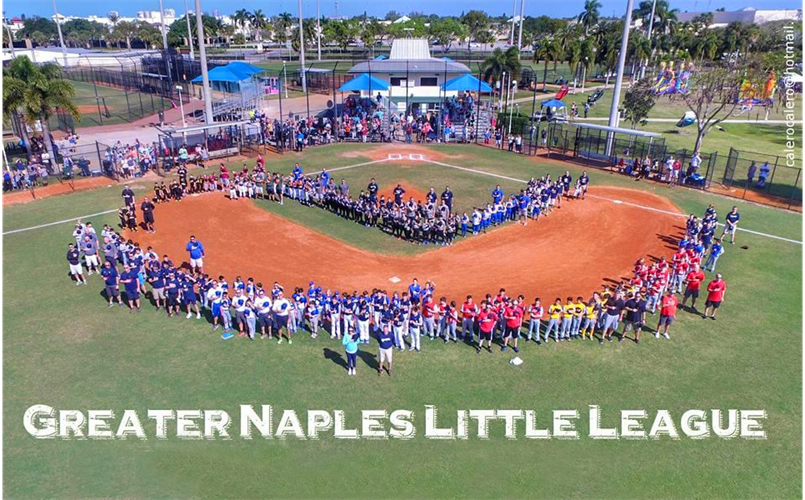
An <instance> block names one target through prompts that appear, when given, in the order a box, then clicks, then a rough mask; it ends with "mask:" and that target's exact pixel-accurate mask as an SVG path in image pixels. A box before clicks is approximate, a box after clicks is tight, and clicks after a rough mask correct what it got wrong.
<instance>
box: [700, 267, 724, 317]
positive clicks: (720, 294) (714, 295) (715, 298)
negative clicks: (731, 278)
mask: <svg viewBox="0 0 805 500" xmlns="http://www.w3.org/2000/svg"><path fill="white" fill-rule="evenodd" d="M725 293H727V284H726V283H724V280H723V279H721V273H718V274H716V279H714V280H713V281H711V282H710V283H709V284H708V285H707V302H705V303H704V315H703V316H702V318H704V319H707V318H710V319H712V320H713V321H715V319H716V310H717V309H718V308H719V307H720V306H721V302H723V301H724V294H725ZM708 311H709V312H710V314H709V315H708V314H707V313H708Z"/></svg>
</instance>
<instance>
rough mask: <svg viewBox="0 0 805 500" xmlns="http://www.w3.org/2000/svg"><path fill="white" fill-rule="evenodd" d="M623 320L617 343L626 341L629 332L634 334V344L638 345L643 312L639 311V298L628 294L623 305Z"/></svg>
mask: <svg viewBox="0 0 805 500" xmlns="http://www.w3.org/2000/svg"><path fill="white" fill-rule="evenodd" d="M623 310H624V319H623V331H622V332H621V335H620V338H619V339H618V342H619V343H620V342H623V341H624V340H625V339H626V333H627V332H628V331H629V330H632V331H633V332H634V336H635V343H637V344H639V343H640V330H641V329H642V328H643V312H642V311H641V310H640V297H639V296H637V295H636V294H634V293H629V297H628V299H627V300H626V301H625V302H624V303H623Z"/></svg>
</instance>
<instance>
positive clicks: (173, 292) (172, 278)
mask: <svg viewBox="0 0 805 500" xmlns="http://www.w3.org/2000/svg"><path fill="white" fill-rule="evenodd" d="M166 278H167V279H166V280H165V292H166V297H167V298H166V303H167V306H166V309H167V310H168V317H169V318H172V317H173V316H174V315H176V314H179V294H180V292H181V291H182V289H181V286H180V284H179V280H177V279H176V275H175V274H174V273H173V272H170V271H169V272H168V275H167V277H166Z"/></svg>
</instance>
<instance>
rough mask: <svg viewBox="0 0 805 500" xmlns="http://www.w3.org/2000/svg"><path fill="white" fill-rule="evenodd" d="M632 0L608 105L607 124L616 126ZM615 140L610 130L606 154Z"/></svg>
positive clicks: (629, 5) (627, 7) (627, 11)
mask: <svg viewBox="0 0 805 500" xmlns="http://www.w3.org/2000/svg"><path fill="white" fill-rule="evenodd" d="M633 5H634V0H626V16H624V19H623V33H622V34H621V48H620V53H619V54H618V71H617V73H616V74H615V87H614V88H613V89H612V105H611V106H610V107H609V126H610V127H617V126H618V122H619V118H620V116H619V114H618V103H620V98H621V87H622V86H623V72H624V69H625V68H626V52H627V50H628V48H629V29H630V25H631V24H632V6H633ZM614 142H615V134H614V133H612V132H610V133H609V136H608V137H607V148H606V155H607V156H611V155H612V145H613V143H614Z"/></svg>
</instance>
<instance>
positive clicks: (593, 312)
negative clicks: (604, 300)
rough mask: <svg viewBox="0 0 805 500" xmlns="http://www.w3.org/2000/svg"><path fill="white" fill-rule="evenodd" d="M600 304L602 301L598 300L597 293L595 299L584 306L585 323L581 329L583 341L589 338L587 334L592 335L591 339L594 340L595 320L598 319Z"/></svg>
mask: <svg viewBox="0 0 805 500" xmlns="http://www.w3.org/2000/svg"><path fill="white" fill-rule="evenodd" d="M600 302H601V299H599V298H598V292H595V293H594V294H593V297H592V298H591V299H590V300H589V301H587V304H586V305H585V306H584V321H583V323H582V327H581V338H582V339H584V338H585V337H586V336H587V333H589V334H590V337H589V339H590V340H592V339H593V334H595V320H596V319H597V318H598V310H599V306H600Z"/></svg>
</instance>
